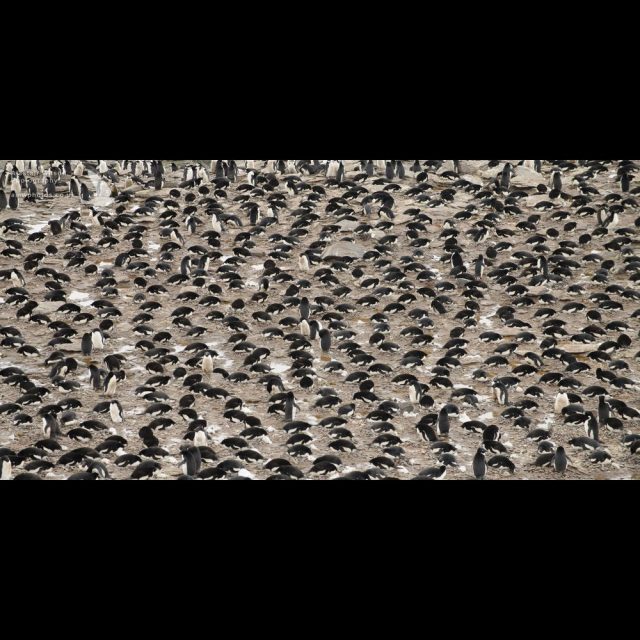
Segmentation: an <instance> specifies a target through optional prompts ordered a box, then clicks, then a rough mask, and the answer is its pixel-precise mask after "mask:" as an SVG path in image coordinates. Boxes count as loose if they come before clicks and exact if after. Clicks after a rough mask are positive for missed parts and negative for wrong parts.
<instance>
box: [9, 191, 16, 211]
mask: <svg viewBox="0 0 640 640" xmlns="http://www.w3.org/2000/svg"><path fill="white" fill-rule="evenodd" d="M17 208H18V195H17V194H16V192H15V191H12V192H11V195H9V209H13V210H14V211H15V210H16V209H17Z"/></svg>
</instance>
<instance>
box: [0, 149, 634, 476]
mask: <svg viewBox="0 0 640 640" xmlns="http://www.w3.org/2000/svg"><path fill="white" fill-rule="evenodd" d="M2 164H3V165H4V166H3V168H2V171H1V173H0V472H1V477H2V479H3V480H11V479H14V480H37V479H69V480H101V479H141V480H142V479H152V478H156V479H180V480H192V479H203V480H247V479H273V480H293V479H348V480H376V479H379V480H383V479H413V480H441V479H443V478H447V479H474V478H475V479H485V478H486V479H529V478H536V479H540V478H549V479H560V478H571V479H583V478H616V477H620V478H622V477H629V478H633V477H638V469H639V468H640V455H639V454H640V411H639V405H640V403H639V402H638V400H637V383H638V380H639V378H638V371H637V368H638V360H639V359H640V351H638V348H637V347H636V346H634V339H635V338H636V336H637V335H638V330H639V329H640V321H639V319H638V318H639V316H640V306H639V305H638V300H640V290H638V289H636V288H635V286H636V282H637V281H638V280H639V279H640V256H638V255H636V252H637V236H638V228H639V227H640V210H639V208H638V197H639V192H640V186H639V185H638V181H637V180H636V176H637V173H638V165H637V164H636V163H635V161H628V160H576V161H569V160H533V161H504V160H491V161H464V160H460V161H459V160H453V161H451V160H449V161H445V160H415V161H413V160H404V161H401V160H361V161H341V160H329V161H320V160H269V161H262V160H247V161H234V160H224V161H223V160H217V161H210V163H209V162H208V161H175V162H172V161H160V160H154V161H146V160H138V161H129V160H127V161H105V160H99V161H68V160H65V161H40V160H16V161H6V162H3V163H2ZM105 198H106V199H107V200H106V203H105Z"/></svg>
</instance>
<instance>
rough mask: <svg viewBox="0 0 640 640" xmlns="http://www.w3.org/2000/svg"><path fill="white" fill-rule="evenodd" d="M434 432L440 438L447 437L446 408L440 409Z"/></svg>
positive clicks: (447, 420) (448, 427)
mask: <svg viewBox="0 0 640 640" xmlns="http://www.w3.org/2000/svg"><path fill="white" fill-rule="evenodd" d="M436 425H437V427H436V432H437V434H438V435H439V436H441V437H447V436H448V435H449V429H450V424H449V412H448V411H447V409H446V407H443V408H442V409H440V413H439V414H438V420H437V422H436Z"/></svg>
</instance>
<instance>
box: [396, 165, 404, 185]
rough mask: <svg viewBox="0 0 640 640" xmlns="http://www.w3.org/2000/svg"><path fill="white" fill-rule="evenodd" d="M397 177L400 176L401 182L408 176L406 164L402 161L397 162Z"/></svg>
mask: <svg viewBox="0 0 640 640" xmlns="http://www.w3.org/2000/svg"><path fill="white" fill-rule="evenodd" d="M396 175H397V176H398V178H400V180H404V178H405V176H406V172H405V170H404V164H403V162H402V160H398V161H397V162H396Z"/></svg>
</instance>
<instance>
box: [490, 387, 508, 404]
mask: <svg viewBox="0 0 640 640" xmlns="http://www.w3.org/2000/svg"><path fill="white" fill-rule="evenodd" d="M493 392H494V394H495V397H496V400H497V402H498V404H499V405H508V404H509V392H508V391H507V387H505V386H504V385H503V384H501V383H500V382H496V383H494V385H493Z"/></svg>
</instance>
